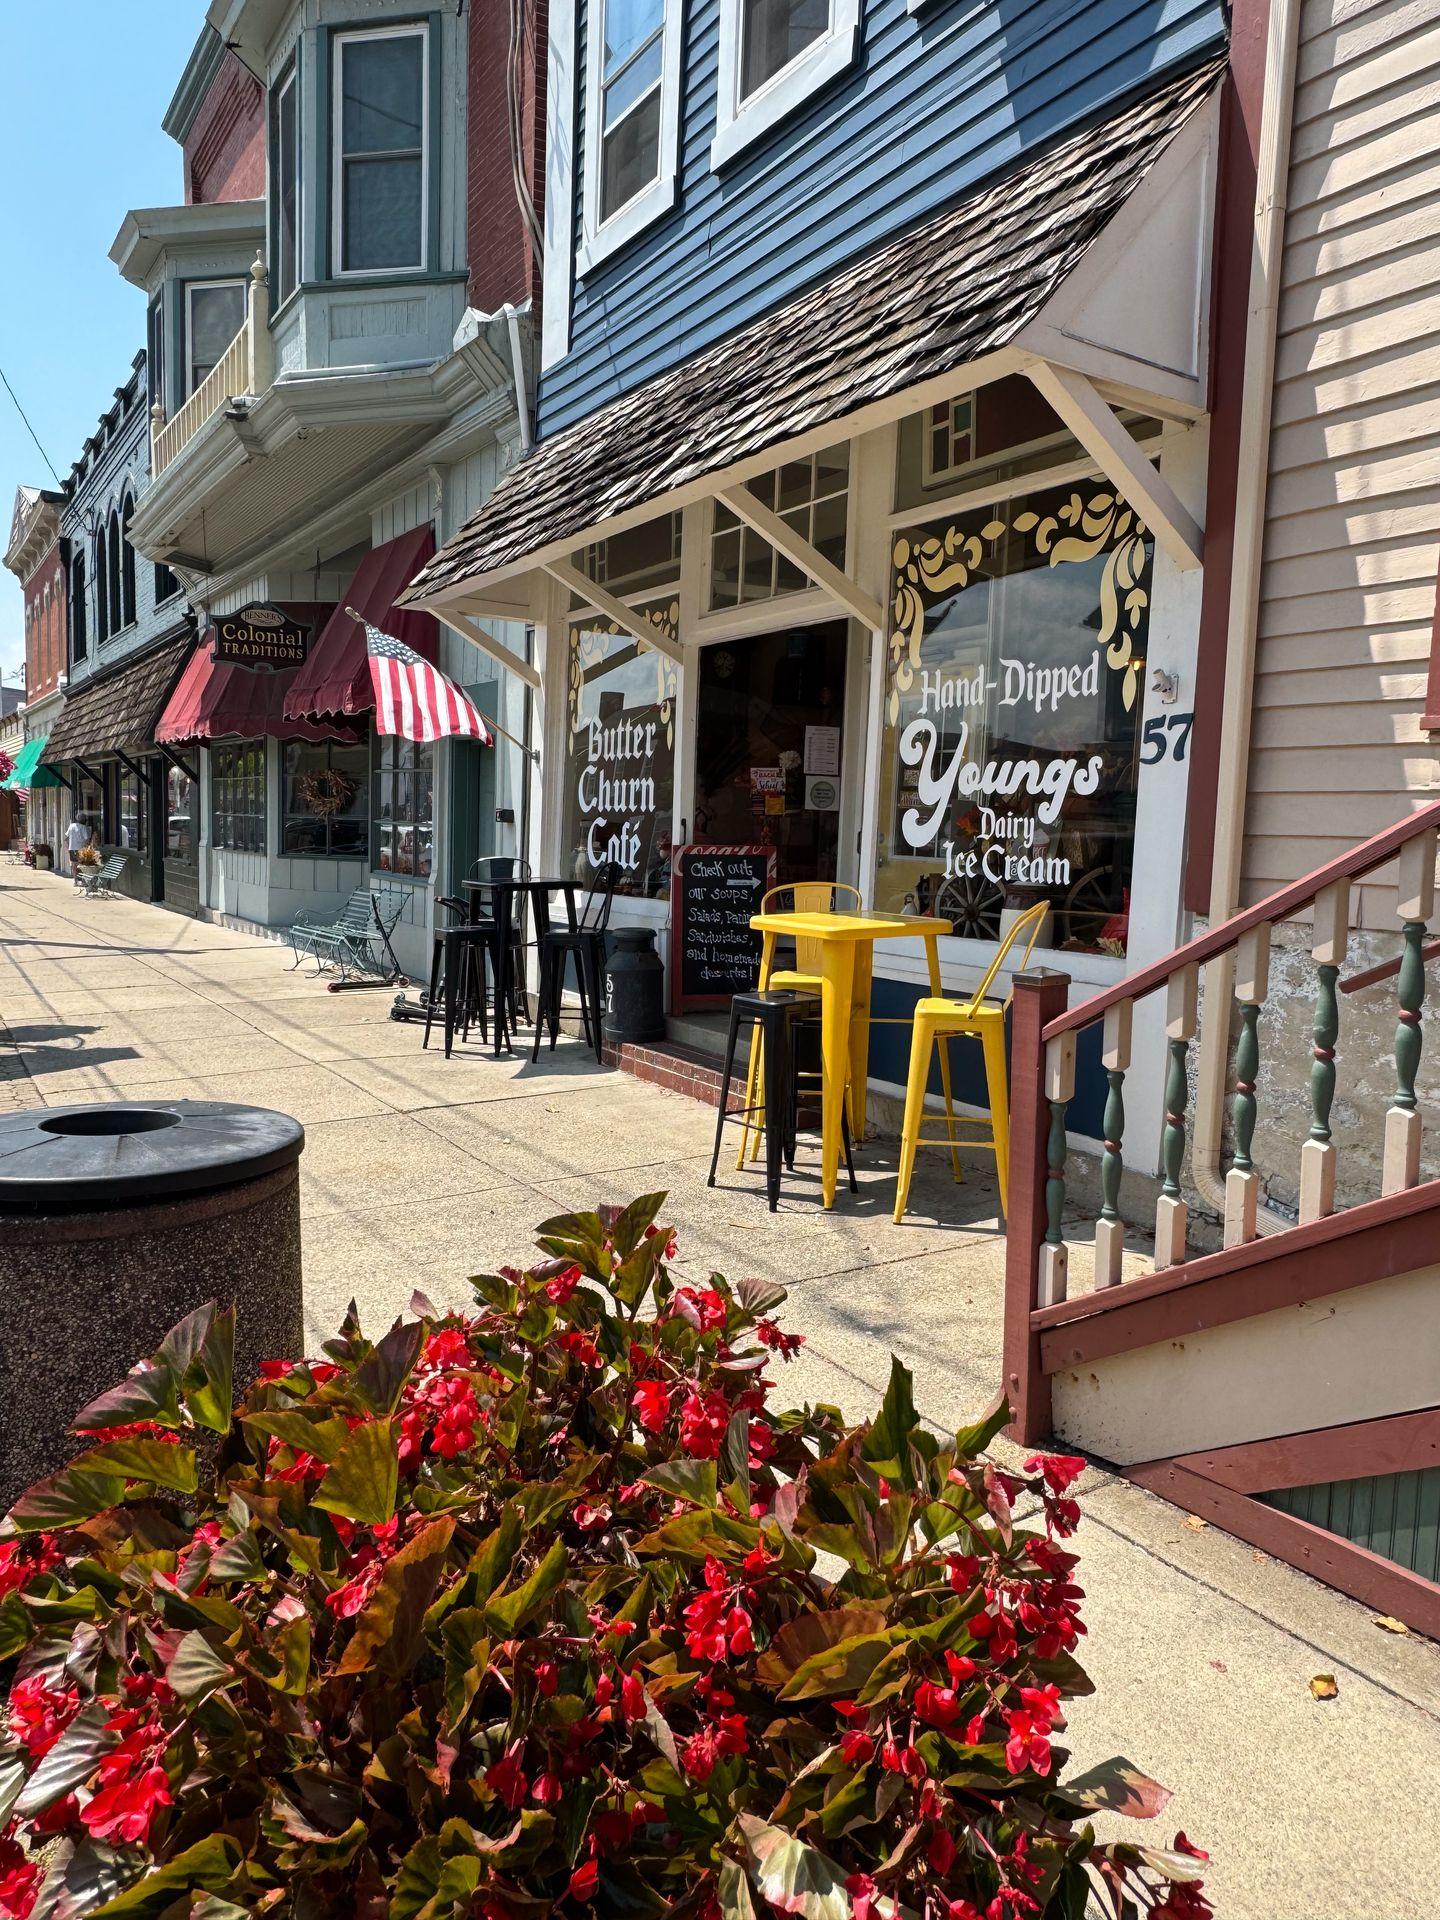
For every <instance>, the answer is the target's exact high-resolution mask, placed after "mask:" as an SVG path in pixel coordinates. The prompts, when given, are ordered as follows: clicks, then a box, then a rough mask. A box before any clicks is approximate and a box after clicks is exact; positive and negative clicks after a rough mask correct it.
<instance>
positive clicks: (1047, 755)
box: [875, 480, 1153, 956]
mask: <svg viewBox="0 0 1440 1920" xmlns="http://www.w3.org/2000/svg"><path fill="white" fill-rule="evenodd" d="M1152 558H1153V547H1152V542H1151V538H1150V536H1149V534H1148V532H1147V531H1146V529H1145V527H1144V526H1143V525H1142V523H1141V522H1140V521H1139V519H1138V518H1137V516H1136V515H1135V513H1134V511H1133V510H1132V509H1131V508H1130V507H1129V506H1127V505H1126V503H1125V502H1124V501H1123V500H1121V499H1119V498H1118V497H1117V496H1116V494H1115V493H1114V492H1113V491H1111V490H1110V489H1109V488H1108V487H1106V486H1105V485H1104V483H1103V482H1101V481H1099V480H1094V481H1089V482H1083V483H1080V484H1078V485H1074V486H1065V487H1057V488H1053V489H1050V490H1048V491H1045V492H1040V493H1034V494H1031V495H1028V496H1025V495H1022V496H1018V497H1015V498H1012V499H1010V500H1009V501H1006V502H1001V503H996V504H991V505H988V506H984V507H980V508H977V509H976V510H974V511H973V512H970V513H967V514H962V515H957V516H952V517H950V518H947V519H945V520H937V521H933V522H930V523H929V524H927V525H924V526H919V527H914V528H907V529H905V530H903V531H901V532H897V534H896V535H895V537H894V543H893V547H892V565H893V571H892V581H891V586H892V600H891V628H890V635H889V652H888V659H887V663H886V688H885V692H886V710H885V726H884V732H883V752H882V765H881V788H880V791H881V796H882V812H881V832H880V844H879V864H878V870H877V874H876V888H875V904H876V906H877V907H878V908H880V909H881V910H889V911H906V912H923V913H937V914H941V915H944V916H945V917H947V918H949V919H950V920H952V921H953V922H954V924H955V932H956V933H957V934H960V935H964V936H968V937H972V938H981V939H993V938H994V937H995V935H996V934H997V933H998V932H999V931H1000V930H1001V927H1002V925H1003V924H1004V923H1005V922H1006V920H1007V917H1008V916H1009V915H1010V914H1011V913H1013V912H1015V911H1019V910H1023V909H1024V908H1025V907H1028V906H1031V905H1033V904H1035V903H1036V902H1037V901H1042V900H1043V901H1046V902H1048V903H1049V906H1050V909H1051V914H1050V919H1049V922H1048V926H1047V929H1046V930H1045V932H1044V934H1043V943H1044V944H1045V945H1047V946H1051V947H1057V948H1062V949H1068V950H1071V951H1079V952H1105V953H1112V954H1117V955H1121V956H1123V954H1124V952H1125V946H1126V932H1127V924H1128V916H1129V901H1130V873H1131V862H1132V856H1133V850H1134V833H1135V791H1136V781H1137V773H1138V766H1139V742H1140V732H1139V729H1140V714H1141V708H1142V706H1143V690H1144V679H1143V673H1144V665H1145V652H1146V641H1147V635H1148V630H1149V612H1150V575H1151V564H1152Z"/></svg>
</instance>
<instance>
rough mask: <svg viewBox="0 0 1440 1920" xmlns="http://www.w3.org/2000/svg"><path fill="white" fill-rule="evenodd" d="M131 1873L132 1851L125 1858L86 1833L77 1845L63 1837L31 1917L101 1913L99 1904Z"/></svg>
mask: <svg viewBox="0 0 1440 1920" xmlns="http://www.w3.org/2000/svg"><path fill="white" fill-rule="evenodd" d="M134 1872H135V1865H134V1856H133V1854H132V1855H131V1856H130V1857H129V1858H128V1859H127V1858H125V1857H123V1856H122V1855H120V1854H118V1853H116V1852H115V1851H114V1849H113V1848H111V1847H105V1846H101V1845H99V1843H98V1842H96V1841H94V1840H91V1839H90V1838H89V1837H88V1836H87V1837H86V1838H85V1839H84V1840H82V1841H80V1843H79V1844H78V1845H76V1844H75V1843H74V1842H73V1841H70V1840H68V1839H67V1840H62V1841H61V1842H60V1845H59V1846H58V1847H57V1848H56V1850H55V1852H54V1854H53V1855H52V1856H51V1858H50V1860H49V1862H48V1863H47V1871H46V1874H45V1878H44V1879H43V1880H42V1881H41V1883H40V1887H39V1891H38V1892H37V1894H36V1896H35V1905H34V1906H33V1907H32V1908H31V1909H30V1920H80V1916H81V1915H82V1914H93V1913H97V1912H103V1911H104V1908H103V1907H102V1906H101V1905H100V1904H99V1903H100V1902H102V1901H106V1900H108V1899H109V1897H110V1895H111V1894H113V1893H115V1892H117V1891H118V1890H119V1889H120V1888H121V1887H123V1886H124V1885H125V1884H126V1882H127V1881H128V1880H130V1879H131V1878H132V1876H133V1875H134Z"/></svg>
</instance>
